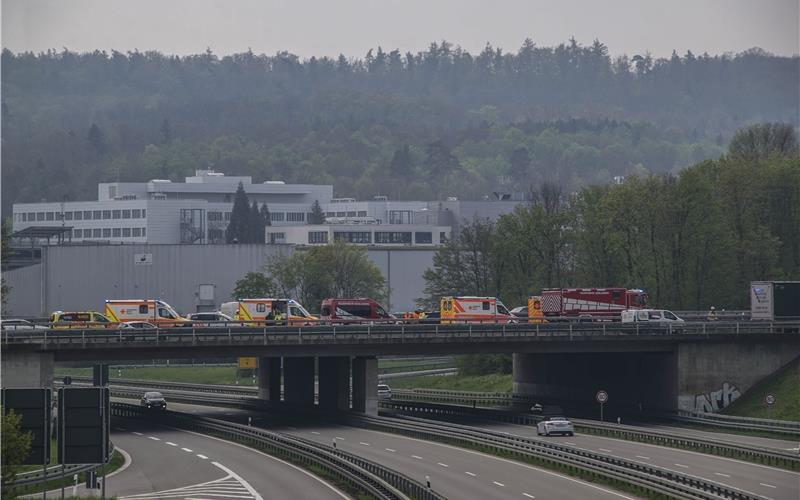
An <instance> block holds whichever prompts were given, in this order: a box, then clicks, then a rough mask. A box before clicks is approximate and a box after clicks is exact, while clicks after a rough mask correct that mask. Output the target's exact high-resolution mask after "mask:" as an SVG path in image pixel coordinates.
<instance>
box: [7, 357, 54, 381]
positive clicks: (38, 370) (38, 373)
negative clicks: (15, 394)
mask: <svg viewBox="0 0 800 500" xmlns="http://www.w3.org/2000/svg"><path fill="white" fill-rule="evenodd" d="M54 364H55V356H54V354H53V353H52V352H20V351H9V350H4V351H3V362H2V363H0V367H2V368H1V369H0V377H2V382H3V388H4V389H30V388H39V387H52V386H53V366H54Z"/></svg>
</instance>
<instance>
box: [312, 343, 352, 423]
mask: <svg viewBox="0 0 800 500" xmlns="http://www.w3.org/2000/svg"><path fill="white" fill-rule="evenodd" d="M318 366H319V406H320V408H322V409H323V410H326V411H347V410H349V409H350V358H349V357H348V356H336V357H331V356H326V357H320V358H318Z"/></svg>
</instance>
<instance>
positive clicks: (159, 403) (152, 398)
mask: <svg viewBox="0 0 800 500" xmlns="http://www.w3.org/2000/svg"><path fill="white" fill-rule="evenodd" d="M142 406H144V407H145V408H151V409H152V408H157V409H159V410H166V409H167V400H166V399H164V396H163V395H162V394H161V393H160V392H145V393H144V396H142Z"/></svg>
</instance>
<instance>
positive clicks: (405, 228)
mask: <svg viewBox="0 0 800 500" xmlns="http://www.w3.org/2000/svg"><path fill="white" fill-rule="evenodd" d="M266 232H267V241H266V242H267V244H269V245H283V244H288V245H325V244H328V243H331V242H333V241H337V240H342V241H345V242H347V243H352V244H354V245H368V246H377V247H380V246H422V247H431V246H437V245H441V244H442V243H444V241H445V240H446V239H447V238H448V237H449V236H450V226H431V225H420V224H370V223H340V224H339V223H336V224H310V225H306V226H287V227H268V228H267V231H266Z"/></svg>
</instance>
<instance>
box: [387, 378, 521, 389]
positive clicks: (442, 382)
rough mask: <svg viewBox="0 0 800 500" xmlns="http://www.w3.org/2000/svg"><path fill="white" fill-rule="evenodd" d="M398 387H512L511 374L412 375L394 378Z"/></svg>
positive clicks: (394, 385)
mask: <svg viewBox="0 0 800 500" xmlns="http://www.w3.org/2000/svg"><path fill="white" fill-rule="evenodd" d="M391 386H392V388H397V389H417V388H419V389H442V390H448V391H474V392H503V393H509V392H511V388H512V381H511V375H510V374H501V373H492V374H489V375H462V374H458V375H452V376H447V377H430V376H429V377H410V378H400V379H396V380H392V382H391Z"/></svg>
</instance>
